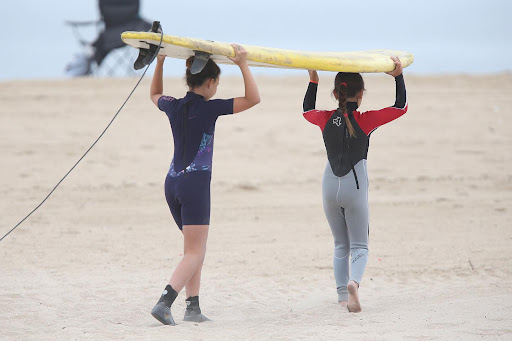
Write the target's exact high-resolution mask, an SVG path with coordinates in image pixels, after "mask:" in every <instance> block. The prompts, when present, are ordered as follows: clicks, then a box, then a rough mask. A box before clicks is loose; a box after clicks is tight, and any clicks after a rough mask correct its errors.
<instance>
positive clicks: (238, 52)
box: [228, 44, 247, 66]
mask: <svg viewBox="0 0 512 341" xmlns="http://www.w3.org/2000/svg"><path fill="white" fill-rule="evenodd" d="M231 46H233V49H234V50H235V56H234V57H228V58H229V59H230V60H231V61H232V62H233V63H235V64H236V65H238V66H240V64H242V63H246V62H247V51H246V50H245V49H244V47H243V46H240V45H238V44H231Z"/></svg>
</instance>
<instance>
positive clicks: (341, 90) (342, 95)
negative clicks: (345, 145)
mask: <svg viewBox="0 0 512 341" xmlns="http://www.w3.org/2000/svg"><path fill="white" fill-rule="evenodd" d="M336 92H337V94H338V102H339V106H338V108H339V109H340V111H341V113H342V114H343V116H344V117H345V124H346V126H347V129H348V134H349V135H350V137H355V136H356V132H355V130H354V126H352V122H350V118H349V117H348V114H347V83H340V84H339V85H338V88H337V89H336Z"/></svg>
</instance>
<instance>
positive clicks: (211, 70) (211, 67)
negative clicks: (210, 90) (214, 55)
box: [185, 56, 220, 89]
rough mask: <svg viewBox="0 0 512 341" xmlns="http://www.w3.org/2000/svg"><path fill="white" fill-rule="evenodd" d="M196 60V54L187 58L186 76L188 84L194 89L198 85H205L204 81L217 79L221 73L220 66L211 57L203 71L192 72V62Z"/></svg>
mask: <svg viewBox="0 0 512 341" xmlns="http://www.w3.org/2000/svg"><path fill="white" fill-rule="evenodd" d="M193 62H194V56H191V57H188V59H187V63H186V65H187V71H186V72H185V78H186V80H187V85H188V86H189V87H190V88H192V89H194V88H197V87H198V86H201V85H203V83H204V82H205V81H206V80H207V79H217V77H219V75H220V68H219V66H218V65H217V64H216V63H215V62H214V61H213V60H211V59H208V62H207V63H206V65H205V67H204V69H203V70H201V72H199V73H197V74H195V75H193V74H192V72H190V67H191V66H192V63H193Z"/></svg>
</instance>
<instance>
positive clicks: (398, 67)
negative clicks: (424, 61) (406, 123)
mask: <svg viewBox="0 0 512 341" xmlns="http://www.w3.org/2000/svg"><path fill="white" fill-rule="evenodd" d="M390 58H391V60H393V62H394V63H395V69H394V70H393V71H391V72H386V73H387V74H388V75H390V76H393V77H395V85H396V95H395V96H396V98H395V104H394V105H393V107H394V108H405V105H406V104H407V95H406V92H405V82H404V75H403V73H402V71H403V68H402V62H400V59H398V57H390Z"/></svg>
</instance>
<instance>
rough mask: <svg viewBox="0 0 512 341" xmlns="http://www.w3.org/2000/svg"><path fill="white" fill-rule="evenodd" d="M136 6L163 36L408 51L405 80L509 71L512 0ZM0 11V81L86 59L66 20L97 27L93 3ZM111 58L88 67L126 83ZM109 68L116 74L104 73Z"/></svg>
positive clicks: (171, 65)
mask: <svg viewBox="0 0 512 341" xmlns="http://www.w3.org/2000/svg"><path fill="white" fill-rule="evenodd" d="M106 2H107V3H108V5H109V6H110V7H111V8H110V9H109V10H110V13H111V14H112V13H113V14H114V17H115V15H116V10H115V7H116V6H119V11H117V13H118V14H119V16H122V15H125V14H126V8H127V7H130V6H132V5H133V4H132V5H130V3H132V1H131V0H125V1H123V0H110V1H106ZM135 3H136V5H137V6H140V7H138V8H137V11H136V12H138V16H139V17H140V18H141V20H142V21H146V22H149V23H151V22H152V21H153V20H159V21H160V22H161V24H162V27H163V29H164V33H167V34H172V35H179V36H186V37H194V38H203V39H210V40H217V41H224V42H236V43H241V44H249V45H260V46H268V47H279V48H289V49H299V50H313V51H353V50H364V49H377V48H385V49H398V50H407V51H410V52H412V53H413V54H414V55H415V62H414V64H412V65H411V66H410V67H409V68H408V72H411V73H412V72H414V73H416V74H438V73H468V74H482V73H495V72H503V71H511V70H512V21H511V20H510V19H509V18H508V17H509V15H510V13H512V2H510V1H506V0H489V1H486V2H482V1H473V0H464V1H463V0H456V1H445V0H431V1H428V2H411V1H406V0H397V1H392V2H391V1H387V2H386V1H379V0H367V1H332V0H316V1H313V2H298V1H288V0H286V1H271V0H259V1H257V2H252V3H251V2H246V1H239V0H227V1H202V0H196V1H193V2H189V1H162V0H140V4H139V2H138V1H135ZM112 6H113V7H112ZM1 8H2V10H1V13H2V20H1V22H0V26H1V27H2V32H3V34H2V36H1V38H0V42H1V46H2V53H1V54H0V63H1V65H2V68H1V69H0V80H8V79H40V78H63V77H70V76H73V75H75V76H76V75H77V73H76V72H75V73H73V72H70V66H72V65H73V63H75V66H76V64H77V63H79V62H80V58H83V57H84V56H87V55H91V51H90V50H88V49H87V48H85V47H84V45H81V44H80V42H79V39H78V37H77V34H76V31H74V29H73V27H72V26H70V25H68V24H66V22H69V21H74V22H87V21H89V22H91V21H92V22H94V21H100V20H101V14H100V9H99V1H97V0H96V1H93V0H74V1H57V0H48V1H41V0H27V1H2V5H1ZM112 8H114V10H113V11H112ZM132 9H133V7H132ZM136 14H137V13H136ZM103 24H104V23H100V24H99V25H95V24H92V25H88V26H81V27H79V30H78V31H79V32H80V36H81V38H82V39H83V40H84V41H87V42H91V43H93V42H95V41H97V40H98V37H99V35H100V33H101V31H102V29H104V26H102V25H103ZM135 30H137V29H135ZM126 50H128V51H126ZM114 52H115V53H114ZM114 52H112V53H108V54H107V56H106V57H105V59H104V60H102V62H101V64H102V65H101V66H105V67H104V68H98V69H94V65H93V70H92V71H93V74H94V75H95V76H97V77H103V76H109V75H113V76H116V75H119V76H125V75H130V72H131V71H129V69H130V67H131V65H133V61H134V59H135V57H136V54H137V52H136V50H135V49H133V48H127V49H125V51H123V52H120V51H114ZM121 61H128V63H127V66H126V67H124V66H123V67H121V66H120V65H119V64H120V63H121ZM183 64H184V62H183V61H181V60H177V61H176V60H173V61H168V63H167V64H166V69H165V74H166V75H167V76H171V75H172V76H176V75H181V74H182V73H183ZM112 65H113V66H114V68H113V69H114V71H115V72H111V70H109V68H111V67H112ZM66 68H68V69H67V71H66ZM71 71H72V70H71ZM75 71H76V70H75ZM223 72H224V73H225V74H226V73H227V74H230V73H237V72H238V69H237V68H235V67H230V66H225V67H223ZM298 72H300V71H290V70H279V69H266V68H265V69H257V70H255V73H256V74H271V75H290V74H293V73H298ZM138 74H140V72H137V73H135V72H134V71H133V75H138Z"/></svg>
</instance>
